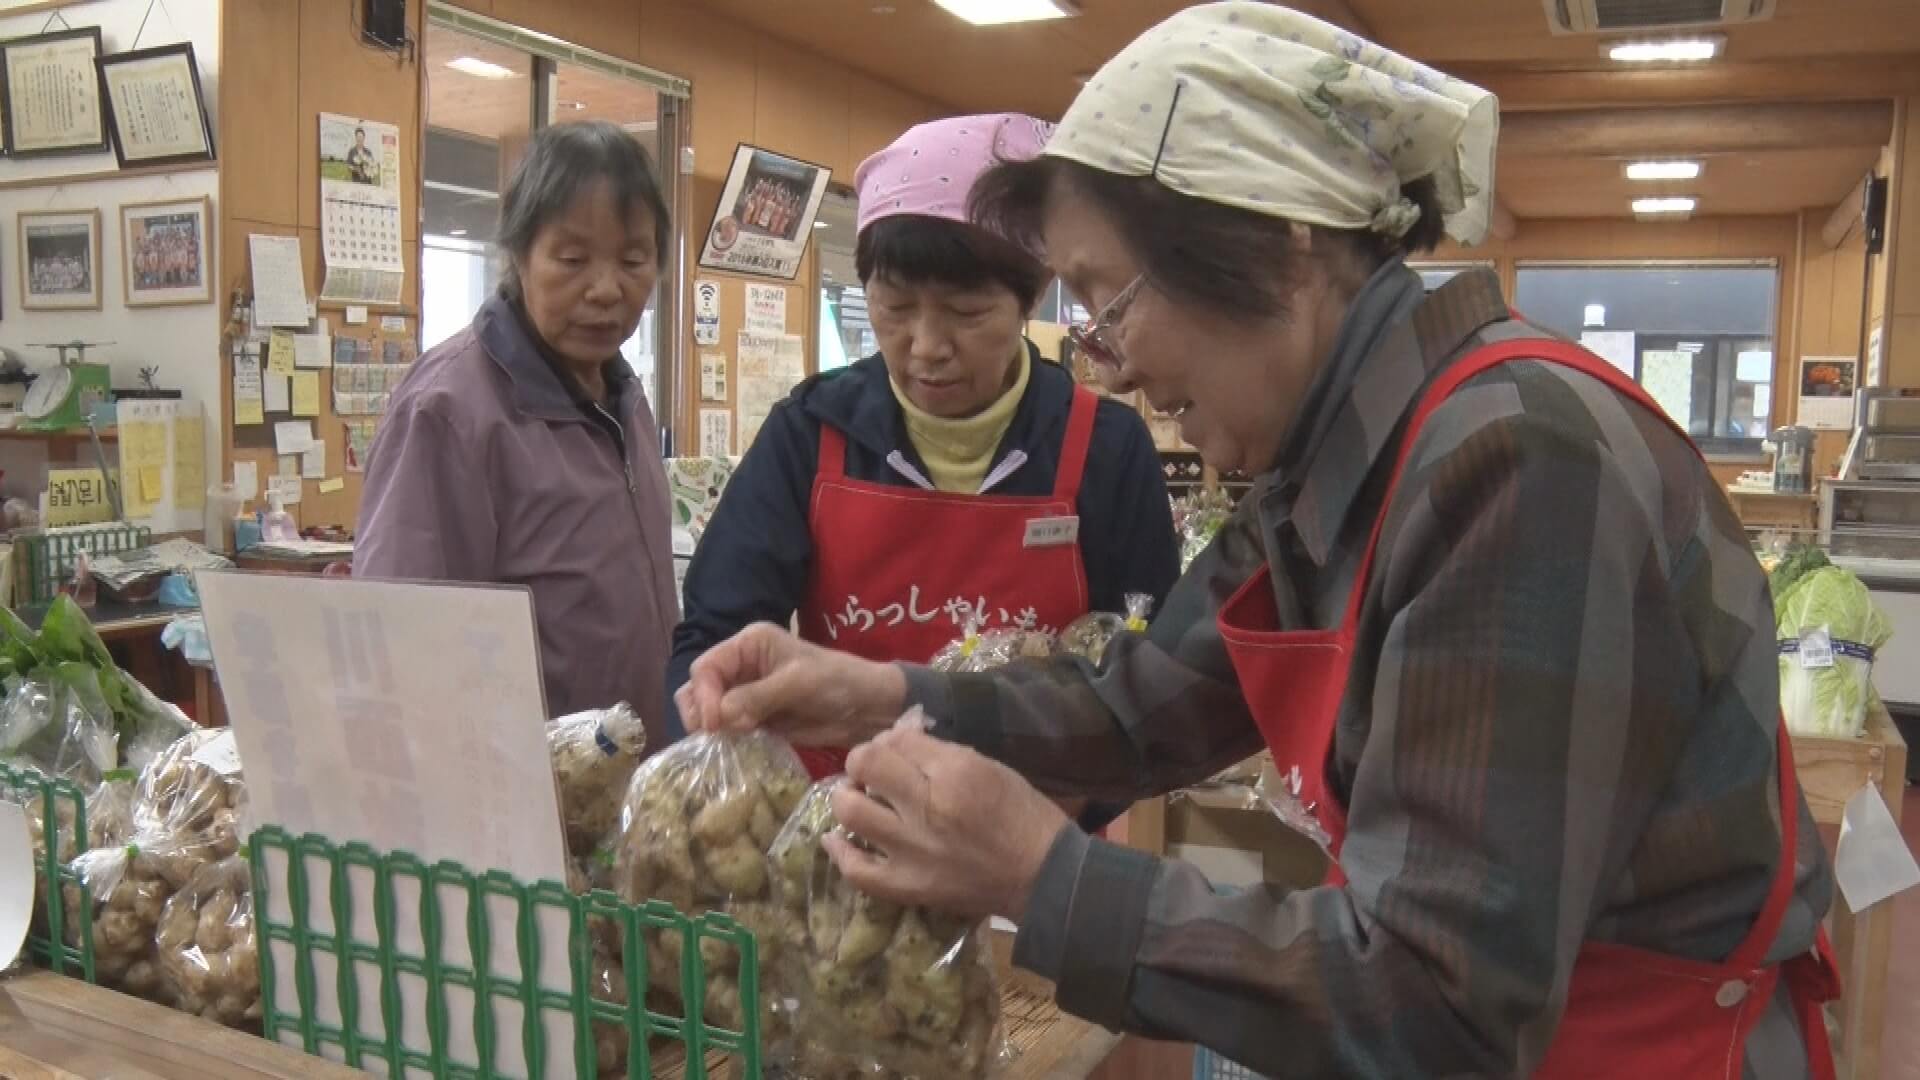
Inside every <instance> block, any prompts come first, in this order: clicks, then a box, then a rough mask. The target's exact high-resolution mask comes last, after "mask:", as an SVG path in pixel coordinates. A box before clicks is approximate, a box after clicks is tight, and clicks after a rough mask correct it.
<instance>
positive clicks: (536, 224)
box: [354, 123, 679, 715]
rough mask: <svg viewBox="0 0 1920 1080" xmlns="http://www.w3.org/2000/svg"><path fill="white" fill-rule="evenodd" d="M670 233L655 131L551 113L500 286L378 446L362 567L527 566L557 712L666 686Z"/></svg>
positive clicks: (417, 378) (363, 508) (437, 352)
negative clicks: (643, 345) (659, 292)
mask: <svg viewBox="0 0 1920 1080" xmlns="http://www.w3.org/2000/svg"><path fill="white" fill-rule="evenodd" d="M670 236H671V231H670V229H669V228H668V216H667V206H666V202H665V200H664V199H663V198H662V197H661V194H660V187H659V184H658V182H657V181H656V179H655V176H654V172H653V166H652V163H651V162H650V161H649V160H648V157H647V153H646V151H645V150H643V149H642V148H641V147H640V145H639V144H638V143H636V142H634V140H633V139H632V138H631V137H630V136H628V135H627V133H626V132H624V131H622V130H621V129H620V128H618V127H616V126H614V125H612V124H607V123H584V124H565V125H559V126H555V127H550V128H548V129H546V130H544V131H542V132H541V133H540V134H539V135H538V136H536V137H535V138H534V140H533V143H532V145H531V146H530V147H529V149H528V151H527V155H526V157H525V158H524V159H523V160H522V161H521V163H520V166H519V168H518V169H516V170H515V172H514V175H513V179H512V180H511V182H509V184H508V186H507V191H506V197H505V200H504V202H503V205H502V210H501V223H500V246H501V248H502V249H503V251H504V252H505V254H506V256H507V259H508V262H507V267H506V275H505V280H504V281H503V283H502V285H501V287H500V290H499V292H498V293H497V294H496V295H495V296H493V297H492V298H490V299H489V300H487V302H486V303H485V304H483V305H482V306H481V308H480V310H479V312H478V313H477V314H475V315H474V318H473V322H472V324H471V325H469V326H468V327H467V328H466V329H465V330H462V331H461V332H460V333H458V334H455V335H454V336H453V337H451V338H449V339H448V340H447V341H446V342H444V343H443V344H441V345H439V346H437V347H435V348H433V349H432V350H429V351H428V353H427V354H426V355H425V356H423V357H421V359H420V361H419V363H417V364H415V365H414V368H413V370H412V371H411V372H410V373H408V375H407V378H406V381H405V382H404V383H402V384H401V386H400V388H399V389H398V390H397V391H395V393H394V395H393V400H392V402H391V404H390V406H389V408H388V412H387V416H386V419H385V421H384V423H382V425H381V428H380V434H379V436H378V437H377V438H376V439H375V440H374V443H373V448H372V450H371V452H370V454H369V456H368V462H367V477H366V488H365V493H364V495H363V496H362V499H361V505H360V534H359V538H358V543H357V545H356V550H355V556H354V573H355V574H356V575H359V576H361V577H376V578H391V579H407V580H425V581H466V582H484V583H492V584H505V585H524V586H527V587H528V588H529V589H530V590H531V591H532V593H533V601H534V616H535V619H536V620H537V622H538V623H539V629H540V657H541V666H542V668H543V671H542V674H543V677H544V679H545V682H546V692H547V705H548V708H549V711H550V712H552V713H553V714H555V715H560V714H564V713H569V712H575V711H578V710H581V709H588V708H595V707H601V706H606V705H611V704H613V703H615V702H618V701H627V702H631V703H633V704H635V705H640V706H642V707H645V708H652V707H654V706H655V704H656V703H657V702H659V701H661V700H662V699H663V698H664V697H665V691H664V688H663V680H664V677H665V668H666V657H667V648H668V642H669V639H670V636H671V634H672V632H673V627H674V623H675V622H676V621H677V620H678V619H679V608H678V603H677V602H676V600H675V598H674V588H673V571H672V551H671V540H670V537H669V533H668V507H667V491H666V480H665V474H664V471H663V469H662V466H661V462H660V450H659V438H658V434H657V430H656V428H655V425H654V419H653V414H652V412H651V410H650V409H649V408H648V406H647V398H646V395H645V393H644V392H643V391H642V389H641V386H640V384H639V382H638V381H637V380H635V379H634V377H633V375H632V372H631V371H630V370H629V369H628V367H627V365H626V362H625V361H624V360H623V359H622V358H621V356H620V345H621V343H623V342H625V341H626V340H627V339H628V338H630V337H632V336H633V333H634V329H635V327H637V326H638V325H639V323H640V315H641V312H642V311H643V310H644V309H645V308H646V305H647V299H648V297H649V296H651V295H652V293H653V288H654V282H655V281H656V280H657V279H658V277H659V273H660V266H661V264H662V262H663V261H664V260H665V259H666V256H667V245H668V241H669V239H670Z"/></svg>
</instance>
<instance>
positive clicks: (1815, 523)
mask: <svg viewBox="0 0 1920 1080" xmlns="http://www.w3.org/2000/svg"><path fill="white" fill-rule="evenodd" d="M1727 498H1728V500H1729V501H1731V502H1732V503H1733V512H1734V513H1735V514H1737V515H1739V518H1740V524H1742V525H1745V526H1746V527H1747V528H1749V529H1793V530H1796V531H1802V532H1812V531H1813V530H1814V529H1817V528H1819V527H1820V496H1818V495H1813V494H1808V493H1805V492H1800V493H1792V494H1789V493H1783V492H1777V491H1755V490H1752V489H1749V488H1740V487H1729V488H1728V489H1727Z"/></svg>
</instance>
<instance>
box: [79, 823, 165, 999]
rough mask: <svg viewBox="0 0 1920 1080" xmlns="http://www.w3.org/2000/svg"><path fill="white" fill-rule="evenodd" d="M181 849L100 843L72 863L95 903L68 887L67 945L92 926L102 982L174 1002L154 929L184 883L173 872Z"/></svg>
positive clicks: (95, 961) (95, 962)
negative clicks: (90, 904)
mask: <svg viewBox="0 0 1920 1080" xmlns="http://www.w3.org/2000/svg"><path fill="white" fill-rule="evenodd" d="M177 854H178V853H177V852H173V851H169V850H166V849H165V848H156V849H155V850H153V851H151V852H149V851H148V850H146V849H143V848H141V847H139V846H138V845H135V844H125V845H121V846H117V847H105V848H96V849H94V850H92V851H89V852H86V853H85V854H83V855H81V856H80V857H79V858H76V859H74V860H73V862H72V863H71V864H70V865H69V869H71V870H72V871H73V873H74V876H76V877H77V878H78V879H79V881H80V884H82V885H85V886H86V888H87V891H88V892H89V893H91V894H92V897H93V907H92V909H91V910H89V909H88V908H87V907H86V905H85V904H84V903H83V902H82V900H81V893H80V889H79V888H78V887H76V886H74V885H72V884H69V885H66V886H65V896H66V910H67V915H68V920H69V921H68V924H67V932H66V937H67V944H68V945H71V946H74V947H76V948H78V947H79V946H80V934H81V932H82V930H83V928H85V929H90V931H91V933H92V935H93V965H94V974H95V976H96V977H97V978H98V980H99V982H100V984H101V985H102V986H106V987H110V988H112V989H115V990H120V991H123V992H125V993H128V994H132V995H134V996H135V997H140V998H145V999H147V1000H148V1001H157V1002H160V1003H161V1004H170V1003H171V1001H170V999H169V997H168V995H167V994H166V987H165V986H164V984H163V983H162V981H161V978H160V969H159V966H158V962H157V961H158V950H157V947H156V945H155V940H154V934H155V932H156V931H157V930H158V929H159V926H160V916H161V914H162V913H163V912H164V911H165V910H166V905H167V901H168V900H169V899H171V898H172V897H173V894H174V892H175V891H176V889H177V888H178V885H176V884H175V883H174V882H173V881H172V880H171V879H170V876H169V875H170V872H172V871H177V869H178V867H179V865H180V864H179V863H178V862H177V861H175V860H174V857H175V856H176V855H177Z"/></svg>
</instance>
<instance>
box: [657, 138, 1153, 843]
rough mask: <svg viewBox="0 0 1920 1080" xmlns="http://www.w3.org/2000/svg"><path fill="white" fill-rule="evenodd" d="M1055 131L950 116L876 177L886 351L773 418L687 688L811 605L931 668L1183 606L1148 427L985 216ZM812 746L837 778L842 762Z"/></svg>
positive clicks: (876, 307)
mask: <svg viewBox="0 0 1920 1080" xmlns="http://www.w3.org/2000/svg"><path fill="white" fill-rule="evenodd" d="M1048 130H1049V129H1048V128H1047V126H1046V125H1043V124H1041V123H1040V122H1039V121H1037V120H1034V119H1033V118H1032V117H1027V116H1018V115H1012V114H1006V115H997V116H961V117H954V118H950V119H946V120H938V121H935V122H932V123H928V124H922V125H920V126H919V127H916V128H914V129H912V130H911V131H908V132H907V133H906V134H904V135H902V136H901V137H900V138H899V139H898V140H896V141H895V142H894V143H893V145H891V146H889V147H888V148H887V149H885V150H883V151H881V152H880V153H878V154H876V155H874V156H873V157H872V158H870V159H868V160H867V161H866V163H865V164H863V165H862V166H861V167H860V170H859V172H858V173H857V175H856V177H855V183H856V186H857V188H858V191H859V196H860V209H859V218H858V226H859V236H858V240H857V243H856V252H855V261H856V263H857V267H858V270H859V273H860V280H861V282H862V283H863V284H864V285H865V286H866V299H867V311H868V314H869V317H870V318H871V319H872V322H873V330H874V336H875V337H876V338H878V339H879V343H880V351H879V353H878V354H876V355H874V356H871V357H868V358H867V359H865V360H862V361H860V362H858V363H856V364H854V365H853V366H852V367H850V368H847V369H844V370H841V371H838V372H832V373H829V374H824V375H821V376H819V377H817V378H814V379H810V380H808V381H806V382H805V383H802V384H801V385H800V387H799V388H798V389H797V390H795V392H794V394H793V396H792V397H791V398H790V399H789V400H788V401H786V402H785V403H783V404H781V405H780V406H778V407H777V408H775V409H774V410H773V413H772V415H770V416H769V417H768V418H767V423H766V426H765V427H763V428H762V429H761V430H760V434H759V436H758V437H757V438H756V439H755V440H754V443H753V446H752V447H751V448H750V449H749V450H748V451H747V454H746V457H745V459H744V460H742V461H741V463H740V468H739V470H738V471H737V472H736V473H735V474H734V476H733V478H732V480H730V481H729V482H728V484H727V489H726V492H725V494H724V495H723V496H722V497H721V500H720V505H719V507H718V508H717V510H716V511H715V516H714V519H713V522H712V524H711V525H710V526H709V527H708V529H707V532H706V534H705V537H704V538H703V540H702V542H701V547H700V550H699V552H698V553H696V554H695V556H694V559H693V565H692V566H691V567H690V568H689V569H688V573H687V580H686V585H685V590H684V595H685V606H686V618H685V621H684V622H682V623H681V625H680V627H679V629H678V631H676V632H675V634H674V649H673V659H672V661H671V662H670V664H669V667H668V686H669V688H670V689H677V688H678V687H679V685H680V684H681V683H683V682H684V681H685V680H686V672H687V670H688V668H689V666H690V665H692V663H693V662H694V660H695V659H696V658H697V657H699V656H700V655H701V654H702V653H704V652H705V651H706V650H707V649H708V648H710V647H712V646H713V645H716V644H718V643H719V642H721V641H724V640H726V639H727V638H729V637H731V636H732V635H734V634H735V633H738V632H739V631H740V630H741V629H743V628H745V627H746V626H748V625H749V624H751V623H753V622H756V621H773V622H780V623H786V622H787V621H788V619H789V618H792V617H795V616H796V615H797V617H798V624H799V630H800V633H801V634H802V635H804V636H805V637H806V638H807V639H808V640H811V641H815V642H818V643H820V644H821V645H823V646H826V647H828V648H833V649H837V650H840V651H843V652H846V653H848V654H849V655H853V656H861V657H866V658H868V659H872V660H887V661H891V660H907V661H911V662H915V663H923V662H925V661H927V660H928V659H930V658H932V656H933V655H934V653H935V652H937V651H938V650H939V649H940V648H941V647H942V646H944V645H946V644H948V643H949V642H951V641H953V640H955V639H956V638H959V637H961V636H962V635H964V634H965V633H966V632H967V625H968V623H969V622H970V621H972V620H974V619H976V618H978V619H979V620H980V621H981V622H982V624H983V625H984V626H985V627H987V628H996V627H1000V626H1004V625H1008V624H1021V625H1028V626H1032V627H1036V628H1037V627H1052V628H1053V629H1056V630H1058V629H1061V628H1063V627H1065V626H1066V625H1067V623H1069V622H1071V621H1072V620H1073V619H1075V618H1077V617H1078V616H1080V615H1083V614H1086V613H1087V612H1088V611H1115V612H1117V611H1120V610H1122V608H1123V604H1124V597H1125V596H1126V595H1127V594H1128V593H1142V594H1145V595H1148V596H1151V597H1153V598H1154V600H1155V601H1156V602H1158V601H1159V600H1160V599H1162V598H1164V597H1165V595H1166V592H1167V590H1168V589H1169V588H1170V587H1171V586H1172V585H1173V581H1174V578H1175V577H1177V576H1178V575H1179V565H1178V554H1177V550H1176V542H1175V538H1174V533H1173V520H1172V511H1171V508H1170V506H1169V504H1168V501H1167V490H1166V483H1165V480H1164V479H1163V476H1162V473H1161V469H1160V459H1159V456H1158V454H1156V453H1155V451H1154V447H1153V440H1152V437H1151V436H1150V435H1149V434H1148V432H1147V427H1146V424H1145V422H1144V421H1142V420H1141V419H1140V416H1139V414H1138V413H1136V412H1134V411H1133V410H1132V409H1130V408H1128V407H1126V406H1124V405H1122V404H1120V403H1119V402H1113V401H1102V400H1100V399H1099V397H1098V396H1097V395H1095V394H1093V393H1092V392H1091V391H1089V390H1087V389H1086V388H1084V387H1080V386H1077V385H1076V384H1075V382H1074V380H1073V378H1072V377H1071V376H1070V375H1068V374H1067V373H1066V372H1065V371H1063V370H1062V369H1060V368H1059V367H1058V366H1056V365H1053V364H1048V363H1045V362H1043V361H1042V360H1041V359H1040V354H1039V351H1038V350H1037V349H1035V348H1034V347H1033V345H1032V344H1031V343H1029V342H1028V341H1026V339H1025V338H1024V337H1023V331H1024V328H1025V325H1026V319H1027V313H1028V312H1029V311H1031V310H1032V309H1033V306H1034V302H1035V301H1036V300H1037V299H1038V297H1039V295H1040V292H1041V291H1042V290H1043V289H1044V288H1045V287H1046V286H1047V284H1048V283H1049V282H1050V281H1051V280H1052V275H1051V274H1049V273H1048V272H1047V269H1046V267H1045V265H1044V264H1042V263H1041V261H1040V259H1039V258H1038V257H1037V256H1036V255H1034V254H1032V253H1031V252H1030V251H1029V250H1028V249H1027V248H1024V247H1022V246H1020V245H1017V244H1014V243H1010V242H1009V241H1007V240H1006V239H1005V238H1003V237H1001V236H1000V235H999V234H998V233H996V232H994V231H992V230H990V229H984V228H981V227H979V226H976V225H974V224H972V223H970V222H969V221H968V220H967V196H968V193H969V192H970V191H971V190H972V188H973V184H974V181H975V179H976V178H977V177H978V176H979V175H980V174H981V173H982V172H983V171H984V170H986V169H987V168H988V167H989V166H991V165H993V164H994V163H995V162H996V161H999V160H1019V159H1022V158H1030V157H1032V156H1033V155H1034V154H1036V153H1038V152H1039V150H1040V147H1041V145H1042V143H1043V141H1044V137H1045V134H1046V132H1047V131H1048ZM1042 526H1048V527H1045V528H1043V527H1042ZM842 745H848V744H842ZM802 757H803V758H804V759H805V761H806V763H807V765H808V767H809V769H810V770H811V771H812V772H813V773H814V775H815V776H816V777H818V776H827V775H831V774H833V773H837V772H839V771H840V769H841V767H842V765H843V763H844V761H845V753H844V752H843V751H839V750H834V749H831V748H827V747H816V748H810V749H807V750H805V751H803V754H802ZM1117 810H1118V808H1117V807H1108V808H1107V809H1105V810H1098V809H1096V810H1094V811H1092V812H1090V814H1089V815H1088V816H1086V817H1083V819H1082V820H1083V823H1084V824H1087V825H1088V826H1090V827H1098V826H1099V825H1102V824H1104V823H1105V822H1106V821H1107V820H1110V819H1111V818H1112V817H1113V816H1114V814H1115V813H1117Z"/></svg>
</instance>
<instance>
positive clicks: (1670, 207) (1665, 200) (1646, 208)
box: [1633, 195, 1695, 215]
mask: <svg viewBox="0 0 1920 1080" xmlns="http://www.w3.org/2000/svg"><path fill="white" fill-rule="evenodd" d="M1694 202H1695V200H1694V198H1693V196H1691V195H1674V196H1666V197H1662V198H1654V199H1635V200H1633V212H1634V213H1636V214H1649V215H1650V214H1691V213H1693V207H1694Z"/></svg>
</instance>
